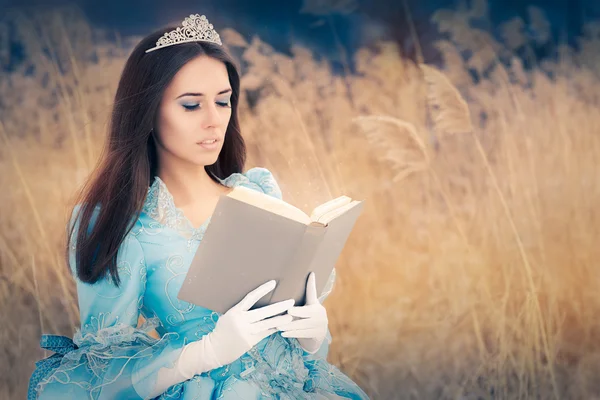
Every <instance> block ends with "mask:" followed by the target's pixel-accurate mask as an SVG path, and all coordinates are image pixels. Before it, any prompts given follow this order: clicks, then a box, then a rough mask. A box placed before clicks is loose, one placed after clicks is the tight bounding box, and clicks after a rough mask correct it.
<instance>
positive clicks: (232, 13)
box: [0, 0, 600, 62]
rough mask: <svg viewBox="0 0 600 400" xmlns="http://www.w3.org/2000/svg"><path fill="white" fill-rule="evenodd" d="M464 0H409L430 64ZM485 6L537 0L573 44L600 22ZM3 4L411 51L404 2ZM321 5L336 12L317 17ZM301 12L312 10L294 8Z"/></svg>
mask: <svg viewBox="0 0 600 400" xmlns="http://www.w3.org/2000/svg"><path fill="white" fill-rule="evenodd" d="M469 1H472V0H406V4H407V5H408V7H409V9H410V12H411V14H412V18H413V21H414V23H415V25H416V30H417V32H418V36H419V39H420V40H421V41H422V43H421V44H422V46H423V47H424V51H425V53H426V61H428V62H434V61H435V60H432V59H431V58H434V57H435V56H434V55H433V53H430V51H433V50H432V49H431V48H429V47H428V45H427V44H428V43H430V42H431V40H433V39H434V38H435V37H436V35H437V33H436V31H435V27H434V26H433V25H432V24H431V22H430V18H431V15H432V13H433V12H434V11H435V10H437V9H440V8H445V7H456V6H458V5H459V4H460V3H461V2H463V3H464V2H466V3H468V2H469ZM488 3H489V15H490V20H491V22H492V26H491V29H492V30H493V29H494V25H497V24H499V23H500V22H502V21H505V20H507V19H509V18H510V17H513V16H518V15H520V16H521V17H523V18H524V19H526V18H527V8H528V6H530V5H535V6H537V7H539V8H541V9H543V10H544V12H545V13H546V16H547V18H548V19H549V20H550V21H551V25H552V30H553V33H554V37H555V39H556V40H565V39H567V40H571V41H573V38H574V37H576V35H578V34H579V33H580V32H581V27H582V25H583V23H585V22H586V21H589V20H593V19H600V0H568V1H567V0H545V1H544V0H536V1H524V0H489V2H488ZM3 4H4V6H6V7H13V6H18V7H22V6H25V7H28V6H36V7H39V6H43V7H55V6H60V5H65V4H77V5H79V6H80V7H81V8H82V10H83V11H84V13H85V14H86V15H87V17H88V18H89V20H90V21H91V22H92V24H93V25H95V26H98V27H102V28H107V29H110V30H113V29H114V30H117V31H119V32H120V33H121V34H123V35H129V34H134V35H144V34H146V33H149V31H150V30H152V29H155V28H157V27H159V26H161V25H164V24H167V23H169V22H179V21H181V20H182V19H183V18H184V17H185V16H187V15H189V14H191V13H199V14H206V15H207V17H208V18H209V20H210V21H211V22H212V23H213V24H214V25H215V27H216V28H217V29H219V28H222V27H233V28H234V29H236V30H237V31H238V32H240V33H242V34H243V35H244V36H245V37H251V36H252V35H254V34H256V35H258V36H260V38H261V39H262V40H264V41H266V42H267V43H269V44H271V45H272V46H274V47H275V48H276V49H277V50H278V51H283V52H285V51H286V50H287V49H289V46H290V44H292V43H294V44H300V45H303V46H306V47H308V48H310V49H312V50H314V51H315V52H316V53H318V54H320V55H322V56H325V57H327V58H329V59H330V60H332V61H335V60H337V59H338V57H339V54H340V52H339V50H338V49H337V48H336V40H335V36H334V35H337V36H338V38H339V41H340V42H341V43H342V44H343V46H344V47H345V48H346V50H348V51H349V52H350V53H352V52H353V50H354V49H356V48H358V47H360V46H363V45H366V44H368V43H371V42H373V41H374V40H377V39H379V38H387V39H392V40H395V41H397V42H398V43H400V44H401V46H402V48H403V50H404V53H405V54H406V55H409V56H411V55H414V44H413V41H412V37H411V35H410V31H409V27H408V24H407V23H406V21H407V18H406V13H405V10H404V3H403V1H402V0H370V1H366V0H363V1H361V0H279V1H275V0H257V1H252V0H193V1H192V0H172V1H165V0H103V1H92V0H72V1H67V0H0V16H1V15H2V8H3V7H2V5H3ZM323 4H325V5H327V6H326V8H327V9H328V10H329V11H333V13H330V14H329V15H318V14H319V13H318V10H319V9H322V5H323ZM303 9H309V10H312V11H313V12H312V13H306V12H299V11H301V10H303ZM336 11H337V12H336ZM315 12H317V13H316V14H317V15H316V14H315ZM332 28H334V29H335V31H334V29H332ZM542 56H543V55H542ZM428 58H429V59H428Z"/></svg>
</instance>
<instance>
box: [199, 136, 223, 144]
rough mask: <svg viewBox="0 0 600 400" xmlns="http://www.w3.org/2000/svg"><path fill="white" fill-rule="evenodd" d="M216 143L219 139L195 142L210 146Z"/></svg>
mask: <svg viewBox="0 0 600 400" xmlns="http://www.w3.org/2000/svg"><path fill="white" fill-rule="evenodd" d="M218 141H219V138H216V137H213V138H209V139H204V140H201V141H199V142H197V144H212V143H216V142H218Z"/></svg>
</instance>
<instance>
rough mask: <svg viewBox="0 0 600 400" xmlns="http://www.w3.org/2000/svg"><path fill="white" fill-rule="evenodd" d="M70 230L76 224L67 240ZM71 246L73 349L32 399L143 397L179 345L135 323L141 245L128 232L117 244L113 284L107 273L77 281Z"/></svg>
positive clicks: (150, 324)
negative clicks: (75, 304)
mask: <svg viewBox="0 0 600 400" xmlns="http://www.w3.org/2000/svg"><path fill="white" fill-rule="evenodd" d="M78 209H79V206H77V207H76V208H75V210H74V213H73V216H72V217H71V224H72V223H73V220H74V216H75V215H76V214H77V210H78ZM92 223H93V220H92ZM90 225H91V224H90ZM76 231H77V227H76V228H75V234H74V236H73V240H75V238H76ZM75 248H76V244H75V243H73V244H71V245H70V246H69V251H70V259H69V264H70V268H71V270H72V271H73V276H74V279H75V282H76V286H77V295H78V300H79V310H80V319H81V327H80V329H77V330H76V333H75V335H74V337H73V348H72V349H71V350H70V351H67V352H65V353H64V354H63V355H62V358H61V359H60V362H58V363H56V364H57V365H55V366H54V367H53V368H51V369H50V370H49V371H47V373H45V374H44V375H45V376H44V378H43V379H41V381H40V383H39V384H38V385H36V389H37V390H36V391H37V396H38V397H36V398H39V399H59V398H61V399H63V398H69V399H79V398H81V399H83V398H93V399H144V398H148V397H149V396H150V394H152V393H153V392H154V391H155V389H156V388H155V383H156V377H157V372H158V370H159V369H160V368H162V367H166V368H171V367H172V366H173V364H174V362H175V361H176V359H177V358H178V357H179V355H180V353H181V350H182V346H181V344H179V343H178V341H177V340H176V339H177V337H176V336H177V335H175V337H173V336H171V335H170V334H166V335H164V336H163V337H162V338H160V339H155V338H153V337H151V336H149V334H148V333H149V332H150V331H151V330H152V329H153V328H154V327H155V326H156V325H157V323H156V322H155V320H152V319H150V320H148V321H147V323H146V324H144V326H141V327H138V326H137V322H138V317H139V315H140V309H141V306H142V303H143V297H144V292H145V288H146V264H145V259H144V252H143V249H142V246H141V245H140V242H139V241H138V239H137V238H136V237H135V236H134V235H133V234H131V233H130V234H129V235H127V236H126V238H125V240H124V242H123V243H122V245H121V247H120V248H119V252H118V256H117V268H118V272H119V277H120V280H121V283H120V286H119V287H117V286H116V285H115V284H114V283H113V282H112V280H109V279H107V278H105V279H102V280H101V281H98V282H96V283H95V284H88V283H84V282H82V281H80V280H79V279H78V278H77V275H76V273H75ZM55 356H56V355H55Z"/></svg>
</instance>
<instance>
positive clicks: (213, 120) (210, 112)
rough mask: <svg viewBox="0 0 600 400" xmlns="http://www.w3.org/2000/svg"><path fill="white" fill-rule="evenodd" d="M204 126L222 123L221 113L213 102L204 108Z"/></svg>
mask: <svg viewBox="0 0 600 400" xmlns="http://www.w3.org/2000/svg"><path fill="white" fill-rule="evenodd" d="M204 111H205V113H204V127H205V128H211V127H217V126H220V125H221V123H222V118H221V114H220V113H219V110H218V109H217V106H216V105H215V104H214V103H213V104H211V105H209V106H208V107H206V108H205V109H204Z"/></svg>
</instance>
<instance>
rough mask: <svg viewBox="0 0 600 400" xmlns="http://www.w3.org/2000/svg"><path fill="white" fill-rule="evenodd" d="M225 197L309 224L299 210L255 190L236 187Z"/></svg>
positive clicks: (308, 220)
mask: <svg viewBox="0 0 600 400" xmlns="http://www.w3.org/2000/svg"><path fill="white" fill-rule="evenodd" d="M227 196H228V197H231V198H233V199H236V200H239V201H242V202H244V203H247V204H250V205H253V206H255V207H258V208H261V209H263V210H266V211H270V212H272V213H274V214H277V215H281V216H282V217H286V218H289V219H292V220H294V221H297V222H300V223H302V224H306V225H308V224H310V222H311V221H310V218H309V216H308V215H306V213H305V212H304V211H302V210H300V209H299V208H297V207H294V206H293V205H291V204H289V203H286V202H285V201H283V200H281V199H278V198H275V197H273V196H270V195H268V194H265V193H261V192H259V191H257V190H252V189H250V188H247V187H244V186H236V187H235V188H233V190H232V191H231V192H230V193H229V194H228V195H227Z"/></svg>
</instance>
